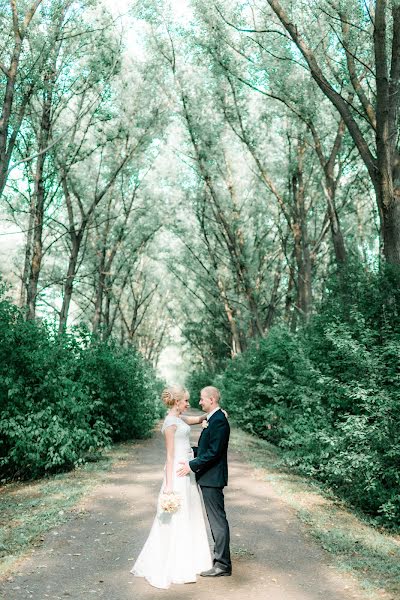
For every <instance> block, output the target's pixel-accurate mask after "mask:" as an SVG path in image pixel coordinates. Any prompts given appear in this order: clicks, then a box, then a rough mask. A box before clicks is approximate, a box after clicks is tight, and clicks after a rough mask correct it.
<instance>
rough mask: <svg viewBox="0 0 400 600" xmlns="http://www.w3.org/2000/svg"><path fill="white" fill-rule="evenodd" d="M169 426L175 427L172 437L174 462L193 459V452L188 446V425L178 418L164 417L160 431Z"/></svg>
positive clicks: (163, 431)
mask: <svg viewBox="0 0 400 600" xmlns="http://www.w3.org/2000/svg"><path fill="white" fill-rule="evenodd" d="M170 425H176V430H175V436H174V442H175V443H174V460H182V459H183V460H188V459H190V458H192V457H193V451H192V448H191V446H190V425H188V424H187V423H185V421H183V420H182V419H180V418H179V417H172V416H168V415H167V416H166V417H165V419H164V423H163V425H162V428H161V431H162V433H165V430H166V429H167V427H169V426H170Z"/></svg>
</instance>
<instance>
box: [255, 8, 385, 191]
mask: <svg viewBox="0 0 400 600" xmlns="http://www.w3.org/2000/svg"><path fill="white" fill-rule="evenodd" d="M267 1H268V4H269V5H270V6H271V8H272V10H273V11H274V13H275V14H276V15H277V17H278V18H279V20H280V21H281V23H282V25H283V27H284V28H285V29H286V31H288V33H289V34H290V36H291V38H292V40H293V42H294V43H295V44H296V46H297V48H298V49H299V51H300V52H301V53H302V55H303V56H304V58H305V60H306V61H307V64H308V66H309V68H310V72H311V75H312V77H313V79H314V80H315V82H316V83H317V85H318V87H319V88H320V89H321V90H322V92H323V93H324V95H325V96H326V97H327V98H328V99H329V100H330V101H331V103H332V104H333V105H334V106H335V108H336V109H337V110H338V112H339V113H340V115H341V116H342V118H343V120H344V122H345V123H346V126H347V129H348V130H349V133H350V135H351V137H352V139H353V141H354V143H355V145H356V146H357V148H358V151H359V153H360V156H361V158H362V160H363V161H364V164H365V166H366V168H367V170H368V173H369V175H370V178H371V180H372V181H373V182H374V183H375V182H376V176H377V173H376V158H375V157H374V155H373V154H372V152H371V150H370V149H369V146H368V143H367V141H366V139H365V138H364V136H363V134H362V132H361V130H360V128H359V126H358V124H357V122H356V121H355V120H354V118H353V115H352V114H351V112H350V110H349V107H348V106H347V104H346V102H345V100H344V98H343V97H342V96H341V95H340V94H339V93H338V92H336V90H335V89H334V88H333V87H332V85H331V84H330V83H329V81H328V80H327V79H326V77H325V76H324V74H323V73H322V70H321V68H320V66H319V64H318V63H317V60H316V58H315V55H314V53H313V52H312V50H311V49H310V47H309V46H308V45H307V44H306V43H305V41H304V39H303V37H302V36H301V35H300V34H299V32H298V29H297V27H296V25H294V24H293V23H291V21H290V20H289V17H288V15H287V14H286V13H285V11H284V10H283V8H282V7H281V5H280V4H279V2H278V1H277V0H267Z"/></svg>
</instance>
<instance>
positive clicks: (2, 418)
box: [0, 290, 160, 482]
mask: <svg viewBox="0 0 400 600" xmlns="http://www.w3.org/2000/svg"><path fill="white" fill-rule="evenodd" d="M81 337H82V336H81ZM155 386H156V383H155V378H154V376H153V374H152V373H151V372H150V369H149V368H148V367H147V366H146V365H145V363H144V362H143V361H142V360H141V359H140V357H139V356H138V354H137V353H136V351H135V350H133V349H130V350H126V349H119V348H118V347H116V346H114V345H113V344H106V343H99V342H97V343H96V342H94V341H93V340H90V339H89V338H88V337H87V336H86V337H85V336H83V337H82V339H81V341H80V342H79V343H78V341H77V337H74V336H72V335H65V336H61V337H58V336H55V335H53V332H52V331H51V330H50V328H49V327H47V326H46V325H44V324H40V323H37V322H33V321H25V320H24V319H23V317H22V314H21V312H20V311H19V310H18V309H17V308H16V307H15V306H13V304H12V303H11V302H10V301H9V300H7V299H6V298H5V297H4V290H3V291H2V296H1V297H0V478H1V479H2V481H3V482H4V481H6V480H8V479H12V478H17V477H18V478H35V477H39V476H42V475H44V474H46V473H51V472H56V471H61V470H66V469H71V468H73V467H75V466H77V465H79V464H81V463H82V462H84V461H85V460H86V459H87V458H89V457H90V456H91V455H95V454H96V453H98V452H99V451H100V450H101V449H103V448H104V447H106V446H107V445H109V444H110V443H111V441H113V440H126V439H129V438H135V437H145V436H146V435H148V434H149V432H150V430H151V428H152V426H153V424H154V422H155V420H156V419H157V418H158V417H159V414H160V409H159V404H158V401H157V397H156V387H155Z"/></svg>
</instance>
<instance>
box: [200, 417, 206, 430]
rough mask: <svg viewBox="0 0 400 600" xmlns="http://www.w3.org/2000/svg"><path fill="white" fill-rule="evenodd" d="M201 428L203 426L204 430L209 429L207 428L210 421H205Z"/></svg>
mask: <svg viewBox="0 0 400 600" xmlns="http://www.w3.org/2000/svg"><path fill="white" fill-rule="evenodd" d="M201 426H202V428H203V429H207V427H208V421H207V419H204V421H203V422H202V424H201Z"/></svg>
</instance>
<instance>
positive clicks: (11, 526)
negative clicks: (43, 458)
mask: <svg viewBox="0 0 400 600" xmlns="http://www.w3.org/2000/svg"><path fill="white" fill-rule="evenodd" d="M131 451H132V444H118V445H115V446H113V447H112V448H111V449H110V450H108V451H107V452H104V453H103V455H102V456H99V458H98V460H97V461H95V462H88V463H86V464H85V465H83V466H82V467H79V468H77V469H75V470H74V471H70V472H68V473H60V474H57V475H51V476H49V477H45V478H42V479H38V480H35V481H31V482H26V481H25V482H15V483H9V484H7V485H4V486H2V487H0V515H1V519H0V577H4V576H6V575H7V574H8V573H9V572H10V571H11V570H12V568H13V567H14V566H15V564H16V562H17V561H18V560H19V559H20V558H21V557H22V556H23V555H24V554H25V553H26V551H27V550H28V549H30V548H32V547H35V546H39V545H40V544H41V542H42V540H43V535H44V534H45V533H46V532H47V531H48V530H49V529H51V528H53V527H56V526H58V525H60V524H62V523H64V522H66V521H67V520H69V519H71V518H73V517H74V516H75V515H76V514H77V513H78V514H79V513H81V512H83V513H84V510H83V509H82V508H81V507H79V501H80V500H81V499H82V498H83V497H84V496H85V495H86V494H87V493H88V492H89V491H90V490H91V489H92V488H93V487H94V486H95V485H96V484H98V483H100V482H101V481H102V480H103V479H104V475H105V473H106V472H107V471H109V470H110V469H111V468H112V467H113V466H114V465H115V464H116V463H117V462H118V461H121V460H122V461H123V460H127V458H128V455H129V453H131Z"/></svg>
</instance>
